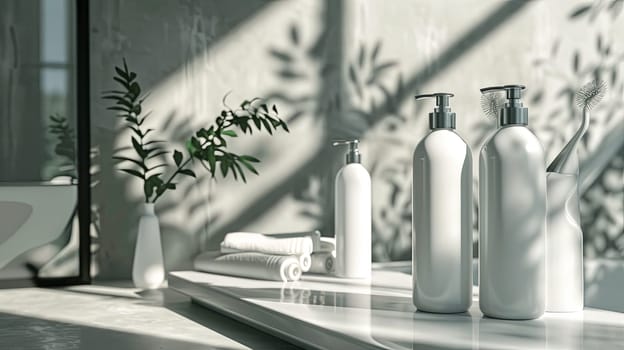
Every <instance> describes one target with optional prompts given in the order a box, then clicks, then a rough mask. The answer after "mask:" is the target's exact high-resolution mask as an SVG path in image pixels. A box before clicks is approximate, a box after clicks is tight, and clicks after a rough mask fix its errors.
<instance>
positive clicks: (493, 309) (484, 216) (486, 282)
mask: <svg viewBox="0 0 624 350" xmlns="http://www.w3.org/2000/svg"><path fill="white" fill-rule="evenodd" d="M522 89H524V86H520V85H505V86H502V87H492V88H485V89H481V92H483V93H486V92H489V91H494V90H505V91H506V92H507V102H506V103H505V106H504V107H503V108H502V109H501V113H500V128H499V129H498V130H497V131H496V132H495V133H494V134H493V135H492V136H491V137H490V139H489V140H488V141H486V143H485V145H483V148H482V149H481V155H480V162H479V178H480V179H479V181H480V185H479V206H480V214H479V226H480V227H479V231H480V235H479V237H480V240H479V306H480V308H481V311H482V312H483V313H484V314H485V315H486V316H489V317H495V318H503V319H534V318H538V317H540V316H541V315H542V314H543V313H544V308H545V298H546V257H545V249H546V166H545V158H544V149H543V148H542V145H541V144H540V142H539V140H538V139H537V137H536V136H535V135H534V134H533V133H532V132H531V131H530V130H529V129H528V128H527V125H528V110H527V108H524V107H523V106H522V101H521V100H520V99H521V95H522V93H521V90H522Z"/></svg>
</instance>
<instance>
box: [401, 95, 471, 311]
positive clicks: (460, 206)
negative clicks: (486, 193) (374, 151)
mask: <svg viewBox="0 0 624 350" xmlns="http://www.w3.org/2000/svg"><path fill="white" fill-rule="evenodd" d="M452 96H453V95H452V94H447V93H436V94H431V95H419V96H416V99H419V98H424V97H434V98H435V99H436V107H435V109H434V111H433V113H429V127H430V128H431V132H430V133H429V134H428V135H427V136H425V138H424V139H423V140H422V141H421V142H420V143H419V144H418V146H417V147H416V150H415V151H414V163H413V166H414V171H413V177H414V178H413V180H414V181H413V196H412V229H413V230H412V264H413V268H412V282H413V287H414V288H413V301H414V305H415V306H416V308H417V309H418V310H422V311H428V312H439V313H455V312H464V311H466V310H468V308H469V307H470V305H471V304H472V210H473V208H472V205H473V203H472V154H471V151H470V147H468V145H467V144H466V142H465V141H464V140H463V139H462V138H461V137H460V136H459V135H458V134H457V133H456V132H455V113H454V112H451V108H450V107H449V97H452Z"/></svg>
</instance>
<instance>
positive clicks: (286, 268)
mask: <svg viewBox="0 0 624 350" xmlns="http://www.w3.org/2000/svg"><path fill="white" fill-rule="evenodd" d="M194 265H195V269H196V270H200V271H205V272H210V273H217V274H222V275H231V276H239V277H248V278H255V279H265V280H272V281H284V282H288V281H298V280H299V278H301V267H300V266H299V260H298V259H297V257H295V256H290V255H268V254H262V253H255V252H247V253H233V254H225V255H223V254H221V253H220V252H214V251H210V252H205V253H202V254H200V255H198V256H197V257H196V258H195V262H194Z"/></svg>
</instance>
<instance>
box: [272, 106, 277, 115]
mask: <svg viewBox="0 0 624 350" xmlns="http://www.w3.org/2000/svg"><path fill="white" fill-rule="evenodd" d="M272 109H273V112H275V114H278V113H277V106H275V105H273V108H272Z"/></svg>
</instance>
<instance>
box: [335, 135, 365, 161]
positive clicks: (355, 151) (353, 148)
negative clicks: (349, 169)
mask: <svg viewBox="0 0 624 350" xmlns="http://www.w3.org/2000/svg"><path fill="white" fill-rule="evenodd" d="M359 143H360V141H358V140H357V139H355V140H336V141H334V142H332V146H340V145H349V152H347V164H351V163H361V162H362V155H361V154H360V149H359V148H358V144H359Z"/></svg>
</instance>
